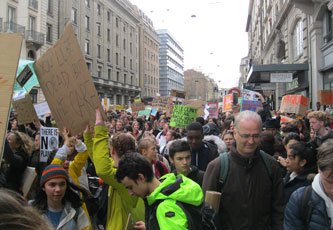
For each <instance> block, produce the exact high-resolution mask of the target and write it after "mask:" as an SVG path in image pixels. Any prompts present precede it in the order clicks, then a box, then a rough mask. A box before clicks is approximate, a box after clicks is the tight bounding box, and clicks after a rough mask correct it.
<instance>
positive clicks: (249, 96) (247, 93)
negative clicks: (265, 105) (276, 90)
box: [242, 89, 258, 101]
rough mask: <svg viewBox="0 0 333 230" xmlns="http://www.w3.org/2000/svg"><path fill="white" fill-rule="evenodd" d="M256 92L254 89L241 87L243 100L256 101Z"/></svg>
mask: <svg viewBox="0 0 333 230" xmlns="http://www.w3.org/2000/svg"><path fill="white" fill-rule="evenodd" d="M257 94H258V93H257V92H255V91H252V90H248V89H242V98H243V99H244V100H250V101H258V98H257Z"/></svg>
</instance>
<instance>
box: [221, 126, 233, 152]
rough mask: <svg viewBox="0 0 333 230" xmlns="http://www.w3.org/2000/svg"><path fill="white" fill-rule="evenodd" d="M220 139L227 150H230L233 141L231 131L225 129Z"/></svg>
mask: <svg viewBox="0 0 333 230" xmlns="http://www.w3.org/2000/svg"><path fill="white" fill-rule="evenodd" d="M222 140H223V141H224V143H225V144H226V145H227V147H228V151H230V149H231V146H232V144H233V143H234V142H235V138H234V133H233V131H227V132H225V133H224V134H223V135H222Z"/></svg>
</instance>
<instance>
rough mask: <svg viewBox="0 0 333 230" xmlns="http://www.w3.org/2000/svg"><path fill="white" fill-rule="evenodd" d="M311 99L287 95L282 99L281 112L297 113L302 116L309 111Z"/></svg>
mask: <svg viewBox="0 0 333 230" xmlns="http://www.w3.org/2000/svg"><path fill="white" fill-rule="evenodd" d="M308 104H309V98H306V97H304V96H302V95H286V96H284V97H283V98H282V102H281V107H280V111H281V112H282V113H295V114H300V115H302V116H304V115H305V112H306V110H307V109H308Z"/></svg>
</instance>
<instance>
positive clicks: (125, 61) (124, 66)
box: [123, 56, 126, 68]
mask: <svg viewBox="0 0 333 230" xmlns="http://www.w3.org/2000/svg"><path fill="white" fill-rule="evenodd" d="M123 60H124V68H126V57H125V56H124V58H123Z"/></svg>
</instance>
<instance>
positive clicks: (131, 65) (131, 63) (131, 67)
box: [130, 59, 133, 70]
mask: <svg viewBox="0 0 333 230" xmlns="http://www.w3.org/2000/svg"><path fill="white" fill-rule="evenodd" d="M130 69H131V70H132V69H133V61H132V59H130Z"/></svg>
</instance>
